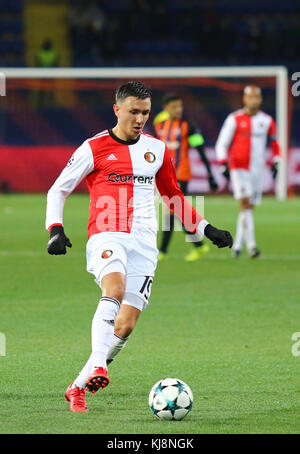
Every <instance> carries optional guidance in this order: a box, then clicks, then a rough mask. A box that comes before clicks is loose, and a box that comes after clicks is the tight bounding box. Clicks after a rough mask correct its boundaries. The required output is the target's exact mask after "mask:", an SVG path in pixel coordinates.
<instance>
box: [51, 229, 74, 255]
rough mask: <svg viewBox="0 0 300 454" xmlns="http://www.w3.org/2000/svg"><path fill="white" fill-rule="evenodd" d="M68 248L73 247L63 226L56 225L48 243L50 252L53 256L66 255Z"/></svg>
mask: <svg viewBox="0 0 300 454" xmlns="http://www.w3.org/2000/svg"><path fill="white" fill-rule="evenodd" d="M66 246H68V247H72V244H71V242H70V240H69V238H67V237H66V235H65V232H64V228H63V226H62V225H54V226H53V227H52V229H51V232H50V240H49V241H48V252H49V254H51V255H60V254H66V253H67V249H66Z"/></svg>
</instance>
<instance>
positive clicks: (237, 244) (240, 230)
mask: <svg viewBox="0 0 300 454" xmlns="http://www.w3.org/2000/svg"><path fill="white" fill-rule="evenodd" d="M245 227H246V219H245V210H242V211H240V212H239V215H238V218H237V223H236V234H235V238H234V243H233V250H235V251H241V250H242V249H243V243H244V239H245Z"/></svg>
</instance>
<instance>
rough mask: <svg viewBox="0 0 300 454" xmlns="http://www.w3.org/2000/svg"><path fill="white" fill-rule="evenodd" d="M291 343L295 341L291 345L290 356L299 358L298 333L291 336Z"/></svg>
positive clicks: (299, 336) (299, 338) (299, 334)
mask: <svg viewBox="0 0 300 454" xmlns="http://www.w3.org/2000/svg"><path fill="white" fill-rule="evenodd" d="M292 341H295V343H294V344H293V345H292V355H293V356H295V357H297V356H300V332H297V333H294V334H293V335H292Z"/></svg>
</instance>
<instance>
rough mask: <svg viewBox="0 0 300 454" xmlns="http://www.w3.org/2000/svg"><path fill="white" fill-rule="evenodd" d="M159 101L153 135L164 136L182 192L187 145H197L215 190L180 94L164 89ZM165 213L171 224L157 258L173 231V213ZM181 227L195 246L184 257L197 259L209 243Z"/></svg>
mask: <svg viewBox="0 0 300 454" xmlns="http://www.w3.org/2000/svg"><path fill="white" fill-rule="evenodd" d="M162 105H163V110H162V111H161V112H160V113H159V114H157V115H156V117H155V119H154V127H155V133H156V137H158V138H159V139H161V140H163V141H164V142H165V143H166V145H167V147H168V149H169V150H170V153H171V156H172V159H173V163H174V166H175V171H176V177H177V180H178V184H179V186H180V188H181V190H182V192H183V194H186V193H187V185H188V182H189V180H190V179H191V176H192V175H191V169H190V160H189V155H188V152H189V149H190V148H196V149H197V150H198V152H199V154H200V157H201V159H202V161H203V163H204V165H205V167H206V170H207V174H208V182H209V186H210V189H211V190H213V191H215V190H217V189H218V185H217V183H216V181H215V179H214V177H213V174H212V171H211V167H210V164H209V161H208V159H207V157H206V154H205V150H204V138H203V135H202V134H201V132H200V131H197V130H196V128H195V127H194V126H193V125H192V124H191V123H189V122H188V121H187V120H185V119H183V118H182V115H183V101H182V99H181V97H180V96H179V95H178V94H176V93H167V94H166V95H165V96H164V98H163V102H162ZM167 216H168V218H169V220H170V222H169V225H168V223H166V225H167V226H168V227H170V228H168V229H166V230H163V233H162V241H161V245H160V248H159V250H160V254H159V258H158V259H159V260H162V259H164V258H166V254H167V250H168V246H169V243H170V240H171V237H172V233H173V231H174V215H173V213H168V214H167ZM184 230H185V232H186V233H187V234H188V235H189V239H190V241H192V242H193V244H194V246H195V247H194V250H193V251H191V252H190V253H189V254H188V255H187V256H186V257H185V260H186V261H188V262H192V261H195V260H198V259H200V257H201V256H202V255H203V254H205V253H206V252H208V251H209V246H208V245H206V244H203V242H202V241H200V239H199V238H197V237H196V238H195V237H194V236H193V237H192V236H191V234H190V232H188V231H187V230H186V229H184Z"/></svg>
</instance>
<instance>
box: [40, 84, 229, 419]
mask: <svg viewBox="0 0 300 454" xmlns="http://www.w3.org/2000/svg"><path fill="white" fill-rule="evenodd" d="M113 108H114V112H115V115H116V117H117V124H116V126H115V127H114V128H112V129H110V130H105V131H102V132H101V133H99V134H97V135H96V136H94V137H92V138H90V139H87V140H86V141H85V142H84V143H83V144H82V145H81V146H80V147H79V148H78V149H77V150H76V151H75V153H74V154H73V156H72V157H71V159H70V160H69V162H68V164H67V166H66V167H65V169H64V170H63V171H62V173H61V174H60V176H59V177H58V179H57V180H56V181H55V183H54V184H53V186H52V187H51V189H50V190H49V192H48V196H47V213H46V228H47V229H48V230H49V233H50V239H49V242H48V252H49V254H65V253H66V247H71V246H72V245H71V242H70V240H69V239H68V238H67V236H66V235H65V233H64V227H63V209H64V203H65V199H66V197H67V196H68V195H69V194H70V193H71V192H72V191H73V190H74V188H75V187H76V186H77V185H78V184H79V183H80V181H81V180H82V179H83V178H86V182H87V185H88V189H89V193H90V217H89V224H88V238H89V239H88V242H87V248H86V253H87V270H88V271H89V272H90V273H92V274H93V275H94V276H95V281H96V283H97V284H98V285H99V286H100V287H101V289H102V297H101V299H100V302H99V304H98V307H97V310H96V312H95V314H94V318H93V321H92V352H91V356H90V358H89V360H88V361H87V363H86V365H85V366H84V367H83V369H82V370H81V372H80V373H79V375H78V377H77V378H76V379H75V380H74V381H73V382H72V383H71V384H70V385H69V387H68V388H67V390H66V394H65V399H66V400H67V401H69V402H70V410H71V411H79V412H86V411H87V406H86V391H87V390H88V391H90V392H92V393H93V394H94V393H95V392H96V391H97V390H98V389H100V388H104V387H105V386H107V385H108V383H109V377H108V372H107V364H109V362H110V361H112V360H113V359H114V358H115V356H116V354H117V353H118V352H119V351H120V350H121V349H122V348H123V347H124V346H125V344H126V342H127V339H128V337H129V335H130V334H131V332H132V331H133V329H134V327H135V324H136V322H137V320H138V318H139V315H140V313H141V312H142V311H143V310H144V309H145V308H146V307H147V305H148V300H149V296H150V293H151V286H152V282H153V278H154V272H155V268H156V265H157V256H158V249H157V246H156V234H157V221H156V213H155V206H154V185H155V183H156V185H157V188H158V190H159V192H160V194H161V195H162V197H163V200H164V201H165V202H166V203H167V205H168V206H169V207H170V208H171V209H172V210H173V211H174V213H175V214H176V215H177V216H178V217H179V218H180V220H181V222H182V223H183V224H184V225H185V228H187V229H188V230H189V231H191V232H197V234H199V235H201V236H202V237H203V236H205V237H207V238H209V239H210V240H211V241H212V242H213V244H215V245H217V246H218V247H226V246H229V247H231V246H232V237H231V235H230V233H229V232H227V231H224V230H219V229H216V228H215V227H213V226H212V225H211V224H209V223H208V222H207V221H206V220H205V219H203V218H202V217H201V216H200V215H199V214H198V213H197V212H196V210H195V209H194V208H193V207H192V205H191V204H190V203H189V202H188V201H187V200H186V199H185V198H184V195H183V193H182V191H181V190H180V188H179V186H178V184H177V179H176V175H175V170H174V166H173V163H172V161H171V157H170V153H169V151H168V149H167V147H166V145H165V144H164V142H162V141H161V140H158V139H156V138H154V137H152V136H149V135H148V134H144V133H143V132H142V130H143V127H144V125H145V123H146V121H147V120H148V117H149V113H150V109H151V92H150V90H149V89H148V88H147V87H145V86H144V85H143V84H142V83H141V82H135V81H131V82H128V83H126V84H124V85H122V86H121V87H120V88H119V89H118V90H117V92H116V103H115V104H114V107H113Z"/></svg>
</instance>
